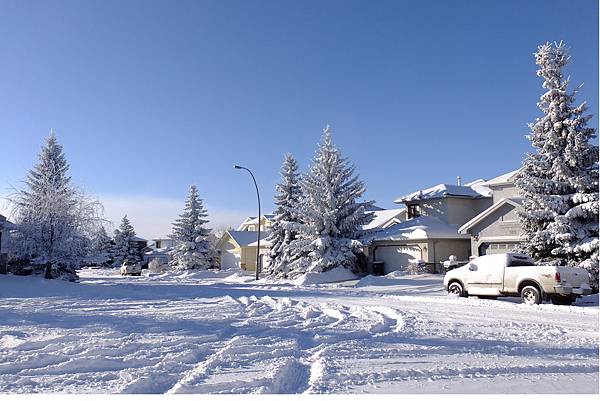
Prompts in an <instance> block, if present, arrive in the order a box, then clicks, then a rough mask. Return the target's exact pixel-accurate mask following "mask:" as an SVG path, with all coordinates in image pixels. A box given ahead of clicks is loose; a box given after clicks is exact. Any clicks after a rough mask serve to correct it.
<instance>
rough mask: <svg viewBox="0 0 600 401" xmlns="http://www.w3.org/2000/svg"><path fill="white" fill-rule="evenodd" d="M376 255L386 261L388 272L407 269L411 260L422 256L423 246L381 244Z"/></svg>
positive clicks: (385, 266)
mask: <svg viewBox="0 0 600 401" xmlns="http://www.w3.org/2000/svg"><path fill="white" fill-rule="evenodd" d="M375 257H376V258H377V260H378V261H383V262H384V269H385V273H386V274H387V273H390V272H392V271H395V270H405V269H406V268H407V267H408V264H409V263H410V262H411V261H413V260H419V259H421V258H422V256H421V248H419V247H418V246H411V245H401V246H380V247H378V248H377V250H376V253H375Z"/></svg>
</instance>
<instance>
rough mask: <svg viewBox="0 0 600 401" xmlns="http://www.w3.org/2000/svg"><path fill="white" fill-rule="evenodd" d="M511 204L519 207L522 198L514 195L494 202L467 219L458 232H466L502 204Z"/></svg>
mask: <svg viewBox="0 0 600 401" xmlns="http://www.w3.org/2000/svg"><path fill="white" fill-rule="evenodd" d="M507 203H508V204H511V205H513V206H514V207H517V208H518V207H521V205H522V204H523V198H519V197H514V198H502V199H500V200H499V201H498V202H496V203H494V204H493V205H492V206H490V207H488V208H487V209H485V210H484V211H483V212H481V213H479V214H478V215H477V216H475V217H473V218H472V219H471V220H469V221H467V222H466V223H465V224H463V225H462V227H460V228H459V229H458V232H459V233H461V234H467V231H468V230H469V229H470V228H472V227H473V226H474V225H476V224H477V223H479V222H480V221H481V220H483V219H485V218H486V217H487V216H489V215H490V214H492V213H494V212H495V211H496V210H498V209H499V208H500V207H501V206H502V205H505V204H507Z"/></svg>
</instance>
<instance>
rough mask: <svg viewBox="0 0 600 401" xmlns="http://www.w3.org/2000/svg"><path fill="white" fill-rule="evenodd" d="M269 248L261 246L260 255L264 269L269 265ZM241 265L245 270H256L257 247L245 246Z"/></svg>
mask: <svg viewBox="0 0 600 401" xmlns="http://www.w3.org/2000/svg"><path fill="white" fill-rule="evenodd" d="M268 253H269V249H268V248H266V247H262V246H261V247H260V255H261V259H262V267H263V269H264V268H265V267H267V257H266V255H267V254H268ZM240 267H241V268H242V269H243V270H248V271H256V247H255V246H245V247H243V248H242V254H241V258H240Z"/></svg>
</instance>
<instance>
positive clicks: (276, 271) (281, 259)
mask: <svg viewBox="0 0 600 401" xmlns="http://www.w3.org/2000/svg"><path fill="white" fill-rule="evenodd" d="M280 174H281V182H280V183H279V184H277V186H276V187H275V190H276V191H277V194H276V195H275V205H276V209H275V212H274V214H275V217H274V218H273V225H272V231H271V234H270V235H269V237H268V239H267V240H268V241H269V242H270V243H271V249H270V250H269V255H268V257H269V272H268V274H270V275H274V276H280V277H283V276H286V274H287V272H288V264H289V263H291V262H292V261H293V255H292V253H291V248H290V247H289V244H290V243H291V242H292V241H293V240H295V239H296V233H295V232H294V230H293V224H289V223H298V218H297V216H296V212H295V209H296V208H297V207H298V203H299V202H300V195H301V193H302V191H301V189H300V183H299V173H298V162H297V161H296V159H295V158H294V156H292V155H291V154H287V155H285V159H284V161H283V165H282V166H281V172H280Z"/></svg>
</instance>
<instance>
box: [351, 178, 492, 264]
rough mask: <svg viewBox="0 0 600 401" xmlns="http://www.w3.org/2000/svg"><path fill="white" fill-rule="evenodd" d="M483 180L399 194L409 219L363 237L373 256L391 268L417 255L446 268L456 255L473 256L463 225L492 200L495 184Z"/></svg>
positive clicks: (367, 248)
mask: <svg viewBox="0 0 600 401" xmlns="http://www.w3.org/2000/svg"><path fill="white" fill-rule="evenodd" d="M483 183H484V181H483V180H478V181H475V182H473V183H470V184H466V185H450V184H439V185H436V186H434V187H431V188H427V189H424V190H420V191H417V192H413V193H411V194H408V195H406V196H403V197H400V198H398V199H396V200H395V201H394V202H395V203H399V204H400V203H401V204H404V207H405V208H406V218H407V220H405V221H402V222H400V223H398V224H394V225H392V226H390V227H388V228H386V229H382V230H375V231H373V232H371V233H367V234H366V235H365V236H364V237H363V243H364V244H365V245H367V247H366V253H367V257H368V260H369V261H370V262H374V261H377V262H383V263H384V272H385V273H386V274H387V273H389V272H391V271H394V270H404V269H406V267H408V265H409V264H410V263H411V262H415V261H423V262H425V263H426V264H427V265H428V266H429V267H430V271H441V263H442V262H443V261H444V260H447V259H448V257H449V256H450V255H455V256H456V257H457V258H459V259H468V257H469V255H470V254H471V241H470V237H469V235H468V234H463V233H459V232H458V229H459V228H460V227H461V226H462V225H463V224H464V223H465V222H467V221H469V220H470V219H472V218H473V217H475V216H476V215H478V214H480V213H481V212H483V211H484V210H486V209H487V208H489V207H490V206H491V205H492V194H491V190H490V189H489V188H488V187H486V186H485V185H483Z"/></svg>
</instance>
